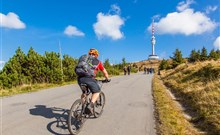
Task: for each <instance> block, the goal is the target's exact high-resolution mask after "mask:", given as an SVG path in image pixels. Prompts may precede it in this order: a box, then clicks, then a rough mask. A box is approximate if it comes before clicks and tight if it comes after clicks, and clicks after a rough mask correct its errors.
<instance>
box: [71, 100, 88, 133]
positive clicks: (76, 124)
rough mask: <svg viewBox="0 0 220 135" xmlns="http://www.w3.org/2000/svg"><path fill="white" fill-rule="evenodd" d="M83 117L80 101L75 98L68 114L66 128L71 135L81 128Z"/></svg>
mask: <svg viewBox="0 0 220 135" xmlns="http://www.w3.org/2000/svg"><path fill="white" fill-rule="evenodd" d="M84 121H85V118H84V117H83V116H82V102H81V99H78V100H76V101H75V102H74V103H73V105H72V106H71V109H70V111H69V115H68V130H69V132H70V133H71V134H72V135H76V134H78V133H79V131H80V130H81V128H82V126H83V123H84Z"/></svg>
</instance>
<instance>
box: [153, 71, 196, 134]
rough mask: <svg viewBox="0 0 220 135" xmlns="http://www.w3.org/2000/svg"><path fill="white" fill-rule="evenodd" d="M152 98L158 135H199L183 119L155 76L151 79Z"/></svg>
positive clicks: (178, 109)
mask: <svg viewBox="0 0 220 135" xmlns="http://www.w3.org/2000/svg"><path fill="white" fill-rule="evenodd" d="M153 96H154V101H155V110H156V111H155V115H156V119H157V124H156V125H157V132H158V134H159V135H199V133H198V131H197V130H196V129H195V128H193V127H192V125H191V124H190V123H189V122H188V121H187V120H186V119H185V117H184V116H183V113H182V112H181V110H180V108H179V107H178V106H177V105H176V104H175V102H174V101H173V100H172V98H171V96H170V95H169V94H168V93H167V90H166V87H165V86H164V85H163V83H162V81H161V80H160V79H159V78H158V76H156V75H155V76H154V78H153Z"/></svg>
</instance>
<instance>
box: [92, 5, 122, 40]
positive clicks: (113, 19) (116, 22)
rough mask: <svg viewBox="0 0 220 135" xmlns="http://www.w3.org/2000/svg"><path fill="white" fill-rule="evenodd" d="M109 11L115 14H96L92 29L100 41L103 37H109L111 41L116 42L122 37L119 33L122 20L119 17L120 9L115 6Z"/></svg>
mask: <svg viewBox="0 0 220 135" xmlns="http://www.w3.org/2000/svg"><path fill="white" fill-rule="evenodd" d="M111 10H112V11H115V13H116V14H114V15H111V14H104V13H101V12H100V13H98V14H97V22H96V23H95V24H93V29H94V31H95V33H96V36H97V37H98V38H99V39H101V38H103V37H110V38H111V39H113V40H118V39H121V38H123V37H124V35H123V33H122V32H121V31H120V28H121V26H122V25H124V20H123V19H122V18H121V17H120V15H119V14H120V8H119V7H118V6H116V5H113V6H111Z"/></svg>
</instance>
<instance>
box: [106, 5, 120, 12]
mask: <svg viewBox="0 0 220 135" xmlns="http://www.w3.org/2000/svg"><path fill="white" fill-rule="evenodd" d="M111 12H112V13H113V14H117V15H120V14H121V9H120V7H119V6H118V5H116V4H113V5H111V9H110V10H109V13H111Z"/></svg>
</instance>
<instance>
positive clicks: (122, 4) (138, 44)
mask: <svg viewBox="0 0 220 135" xmlns="http://www.w3.org/2000/svg"><path fill="white" fill-rule="evenodd" d="M0 5H1V11H0V17H1V20H0V22H1V23H0V28H1V60H0V63H1V64H2V63H5V62H7V61H8V60H9V58H11V57H12V56H13V55H14V54H15V50H16V49H17V48H18V47H19V46H20V47H21V48H22V50H23V51H24V52H25V53H27V52H28V50H29V49H30V47H31V46H32V47H33V48H34V50H35V51H37V52H38V53H40V54H41V55H43V54H44V53H45V51H48V52H51V51H55V52H59V41H60V44H61V48H62V54H68V55H70V56H72V57H74V58H78V57H79V56H80V55H82V54H85V53H87V51H88V49H89V48H97V49H98V50H99V52H100V59H101V60H105V59H107V58H108V59H109V60H110V62H111V63H119V62H121V60H122V58H123V57H124V58H125V59H126V60H127V61H128V62H134V61H140V60H145V59H148V55H150V54H151V53H152V52H151V50H152V49H151V28H150V26H151V23H152V18H154V19H155V37H156V45H155V50H156V54H157V55H158V56H159V57H160V58H169V57H170V56H172V55H173V52H174V51H175V49H176V48H179V49H180V50H181V51H182V53H183V56H184V57H187V56H189V54H190V51H191V50H192V49H201V48H202V47H203V46H204V47H206V48H207V49H208V51H210V50H211V49H213V48H215V49H219V48H220V44H219V42H220V36H219V33H220V28H219V16H220V10H219V8H220V7H219V5H220V3H219V0H183V1H181V0H163V1H161V0H160V1H159V0H77V1H76V0H75V1H74V0H28V1H27V0H16V1H15V0H0Z"/></svg>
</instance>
